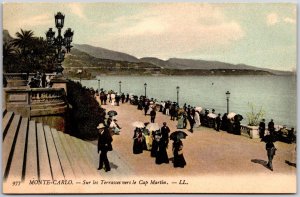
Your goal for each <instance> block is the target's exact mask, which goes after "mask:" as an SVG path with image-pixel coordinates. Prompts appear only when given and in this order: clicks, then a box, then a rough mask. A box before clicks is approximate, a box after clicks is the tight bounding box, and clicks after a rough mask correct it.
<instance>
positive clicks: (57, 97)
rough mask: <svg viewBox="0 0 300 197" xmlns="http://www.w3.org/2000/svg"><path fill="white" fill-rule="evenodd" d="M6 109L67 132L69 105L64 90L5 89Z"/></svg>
mask: <svg viewBox="0 0 300 197" xmlns="http://www.w3.org/2000/svg"><path fill="white" fill-rule="evenodd" d="M4 94H5V95H4V96H5V105H6V106H5V108H6V109H7V110H9V111H13V112H15V113H16V114H20V115H22V116H23V117H29V118H30V119H31V120H35V121H37V122H43V123H44V124H48V125H50V126H52V127H54V128H56V129H59V130H62V131H65V121H66V117H67V109H68V103H67V100H66V95H65V90H64V89H63V88H29V87H27V88H4Z"/></svg>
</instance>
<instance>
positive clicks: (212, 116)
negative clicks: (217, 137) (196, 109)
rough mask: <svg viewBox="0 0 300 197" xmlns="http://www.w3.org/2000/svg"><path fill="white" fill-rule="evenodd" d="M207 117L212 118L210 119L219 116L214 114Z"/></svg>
mask: <svg viewBox="0 0 300 197" xmlns="http://www.w3.org/2000/svg"><path fill="white" fill-rule="evenodd" d="M207 116H208V117H210V118H216V117H217V116H218V115H217V114H213V113H209V114H207Z"/></svg>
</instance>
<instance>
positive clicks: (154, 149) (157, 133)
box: [151, 130, 161, 157]
mask: <svg viewBox="0 0 300 197" xmlns="http://www.w3.org/2000/svg"><path fill="white" fill-rule="evenodd" d="M152 138H153V141H152V147H151V157H156V154H157V151H158V142H159V141H160V138H161V133H160V130H157V131H152Z"/></svg>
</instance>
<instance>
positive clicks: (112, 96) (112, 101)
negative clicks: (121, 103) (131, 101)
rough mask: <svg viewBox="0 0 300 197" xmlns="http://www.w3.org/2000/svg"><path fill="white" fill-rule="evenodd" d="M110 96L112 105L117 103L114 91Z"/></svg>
mask: <svg viewBox="0 0 300 197" xmlns="http://www.w3.org/2000/svg"><path fill="white" fill-rule="evenodd" d="M110 98H111V105H115V100H116V95H115V94H114V93H112V94H111V95H110Z"/></svg>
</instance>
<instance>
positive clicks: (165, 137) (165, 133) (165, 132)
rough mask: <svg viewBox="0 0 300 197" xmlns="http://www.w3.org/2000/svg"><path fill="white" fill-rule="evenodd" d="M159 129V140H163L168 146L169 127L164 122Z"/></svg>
mask: <svg viewBox="0 0 300 197" xmlns="http://www.w3.org/2000/svg"><path fill="white" fill-rule="evenodd" d="M160 131H161V137H162V138H161V140H163V141H164V142H165V145H166V147H168V144H169V133H170V128H169V127H168V126H167V123H166V122H164V123H163V126H162V128H161V129H160Z"/></svg>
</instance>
